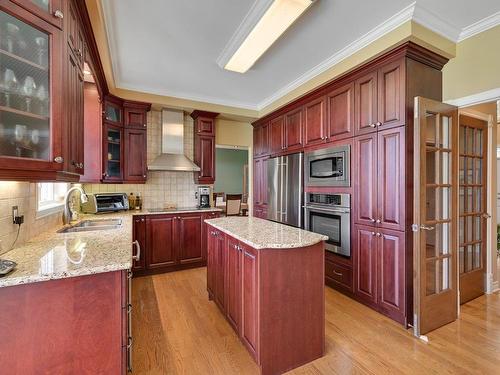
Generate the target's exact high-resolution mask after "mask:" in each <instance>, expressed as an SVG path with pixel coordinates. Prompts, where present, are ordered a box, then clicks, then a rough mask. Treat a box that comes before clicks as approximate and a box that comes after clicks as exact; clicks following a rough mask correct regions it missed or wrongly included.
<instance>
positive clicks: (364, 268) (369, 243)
mask: <svg viewBox="0 0 500 375" xmlns="http://www.w3.org/2000/svg"><path fill="white" fill-rule="evenodd" d="M377 238H378V237H377V233H376V228H370V227H364V226H359V225H355V226H354V252H353V262H354V293H355V294H356V296H357V297H358V298H359V299H361V300H363V301H364V302H366V303H368V304H371V305H375V304H376V302H377Z"/></svg>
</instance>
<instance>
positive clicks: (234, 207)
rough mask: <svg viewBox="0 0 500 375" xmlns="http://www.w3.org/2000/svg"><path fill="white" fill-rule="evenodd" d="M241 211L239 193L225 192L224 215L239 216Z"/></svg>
mask: <svg viewBox="0 0 500 375" xmlns="http://www.w3.org/2000/svg"><path fill="white" fill-rule="evenodd" d="M240 212H241V194H226V216H239V215H240Z"/></svg>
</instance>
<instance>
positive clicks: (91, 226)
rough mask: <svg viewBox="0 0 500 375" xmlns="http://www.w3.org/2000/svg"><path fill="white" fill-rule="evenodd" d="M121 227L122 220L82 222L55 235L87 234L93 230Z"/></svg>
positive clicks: (60, 230)
mask: <svg viewBox="0 0 500 375" xmlns="http://www.w3.org/2000/svg"><path fill="white" fill-rule="evenodd" d="M121 226H122V219H119V218H118V219H92V220H90V219H89V220H82V221H80V222H78V223H76V224H74V225H70V226H67V227H64V228H62V229H59V230H58V231H57V233H73V232H89V231H94V230H109V229H118V228H121Z"/></svg>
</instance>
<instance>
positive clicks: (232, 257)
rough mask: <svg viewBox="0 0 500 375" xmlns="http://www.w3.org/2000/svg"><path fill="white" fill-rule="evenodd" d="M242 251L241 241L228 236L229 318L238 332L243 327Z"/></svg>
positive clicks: (227, 292) (227, 293)
mask: <svg viewBox="0 0 500 375" xmlns="http://www.w3.org/2000/svg"><path fill="white" fill-rule="evenodd" d="M240 252H241V246H240V244H239V242H238V241H237V240H235V239H234V238H232V237H228V238H227V240H226V250H225V253H226V256H227V272H226V296H227V298H226V306H227V319H228V321H229V323H230V324H231V325H232V326H233V329H234V330H235V331H236V332H240V328H241V305H242V299H241V293H242V283H241V281H242V273H241V271H242V259H241V256H240Z"/></svg>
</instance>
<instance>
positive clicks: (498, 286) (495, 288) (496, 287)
mask: <svg viewBox="0 0 500 375" xmlns="http://www.w3.org/2000/svg"><path fill="white" fill-rule="evenodd" d="M498 290H500V283H499V282H498V281H493V283H492V284H491V293H494V292H496V291H498Z"/></svg>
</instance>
